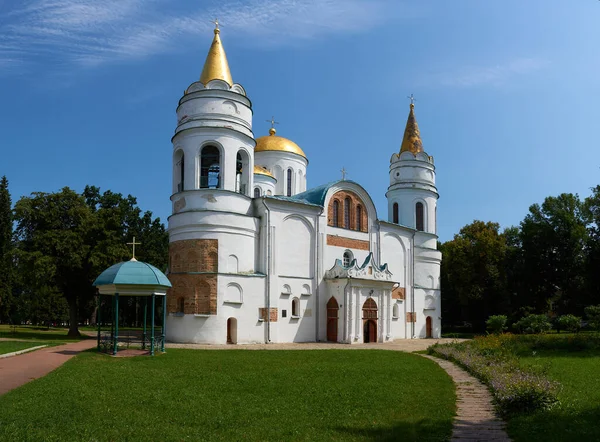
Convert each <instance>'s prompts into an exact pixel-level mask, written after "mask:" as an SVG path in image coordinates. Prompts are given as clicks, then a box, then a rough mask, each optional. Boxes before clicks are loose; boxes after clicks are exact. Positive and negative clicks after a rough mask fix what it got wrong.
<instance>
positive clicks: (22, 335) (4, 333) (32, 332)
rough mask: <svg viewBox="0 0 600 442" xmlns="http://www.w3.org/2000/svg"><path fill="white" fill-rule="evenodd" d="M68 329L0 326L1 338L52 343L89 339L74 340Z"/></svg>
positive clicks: (84, 337) (77, 339) (85, 337)
mask: <svg viewBox="0 0 600 442" xmlns="http://www.w3.org/2000/svg"><path fill="white" fill-rule="evenodd" d="M68 331H69V329H68V328H62V327H60V328H59V327H57V328H55V327H50V328H49V329H48V328H46V327H37V326H30V325H20V326H18V327H16V328H13V327H11V326H10V325H7V324H0V338H11V339H34V340H46V339H48V340H52V341H73V342H75V341H80V340H81V339H87V338H88V337H87V336H82V337H79V338H73V337H70V336H67V332H68Z"/></svg>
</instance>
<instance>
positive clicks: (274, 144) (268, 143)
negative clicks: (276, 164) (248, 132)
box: [254, 127, 306, 158]
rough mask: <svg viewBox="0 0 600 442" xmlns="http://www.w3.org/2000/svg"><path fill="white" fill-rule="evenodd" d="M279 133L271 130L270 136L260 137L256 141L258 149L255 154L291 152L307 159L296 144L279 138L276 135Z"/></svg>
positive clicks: (273, 129)
mask: <svg viewBox="0 0 600 442" xmlns="http://www.w3.org/2000/svg"><path fill="white" fill-rule="evenodd" d="M276 132H277V131H276V130H275V128H273V127H272V128H271V129H269V136H266V137H260V138H257V139H256V147H255V148H254V152H266V151H277V152H290V153H295V154H296V155H300V156H301V157H304V158H306V155H305V154H304V152H303V151H302V149H300V146H298V145H297V144H296V143H294V142H293V141H291V140H288V139H287V138H283V137H278V136H277V135H275V133H276Z"/></svg>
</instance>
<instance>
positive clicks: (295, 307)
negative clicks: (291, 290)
mask: <svg viewBox="0 0 600 442" xmlns="http://www.w3.org/2000/svg"><path fill="white" fill-rule="evenodd" d="M298 317H300V300H299V299H298V298H294V299H292V318H298Z"/></svg>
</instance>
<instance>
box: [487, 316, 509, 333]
mask: <svg viewBox="0 0 600 442" xmlns="http://www.w3.org/2000/svg"><path fill="white" fill-rule="evenodd" d="M507 320H508V319H507V318H506V316H504V315H494V316H490V317H489V318H488V320H487V321H486V322H485V325H486V326H487V330H488V331H489V332H490V333H495V334H499V333H502V332H503V331H505V330H506V321H507Z"/></svg>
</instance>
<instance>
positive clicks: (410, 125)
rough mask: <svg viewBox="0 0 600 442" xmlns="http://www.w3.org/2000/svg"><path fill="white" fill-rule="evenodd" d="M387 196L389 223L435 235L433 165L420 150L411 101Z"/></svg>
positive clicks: (428, 157) (431, 159)
mask: <svg viewBox="0 0 600 442" xmlns="http://www.w3.org/2000/svg"><path fill="white" fill-rule="evenodd" d="M386 197H387V200H388V221H389V222H391V223H395V224H401V225H404V226H407V227H410V228H413V229H416V230H417V231H420V232H426V233H431V234H434V235H435V234H436V233H437V226H436V213H437V200H438V197H439V195H438V192H437V188H436V187H435V166H434V165H433V157H432V156H429V155H427V153H426V152H425V151H424V150H423V142H422V141H421V134H420V132H419V125H418V124H417V120H416V118H415V105H414V103H412V102H411V104H410V113H409V114H408V121H407V122H406V129H405V131H404V139H403V140H402V146H401V148H400V153H395V154H393V155H392V158H391V159H390V186H389V187H388V191H387V193H386ZM434 248H435V247H434Z"/></svg>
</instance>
